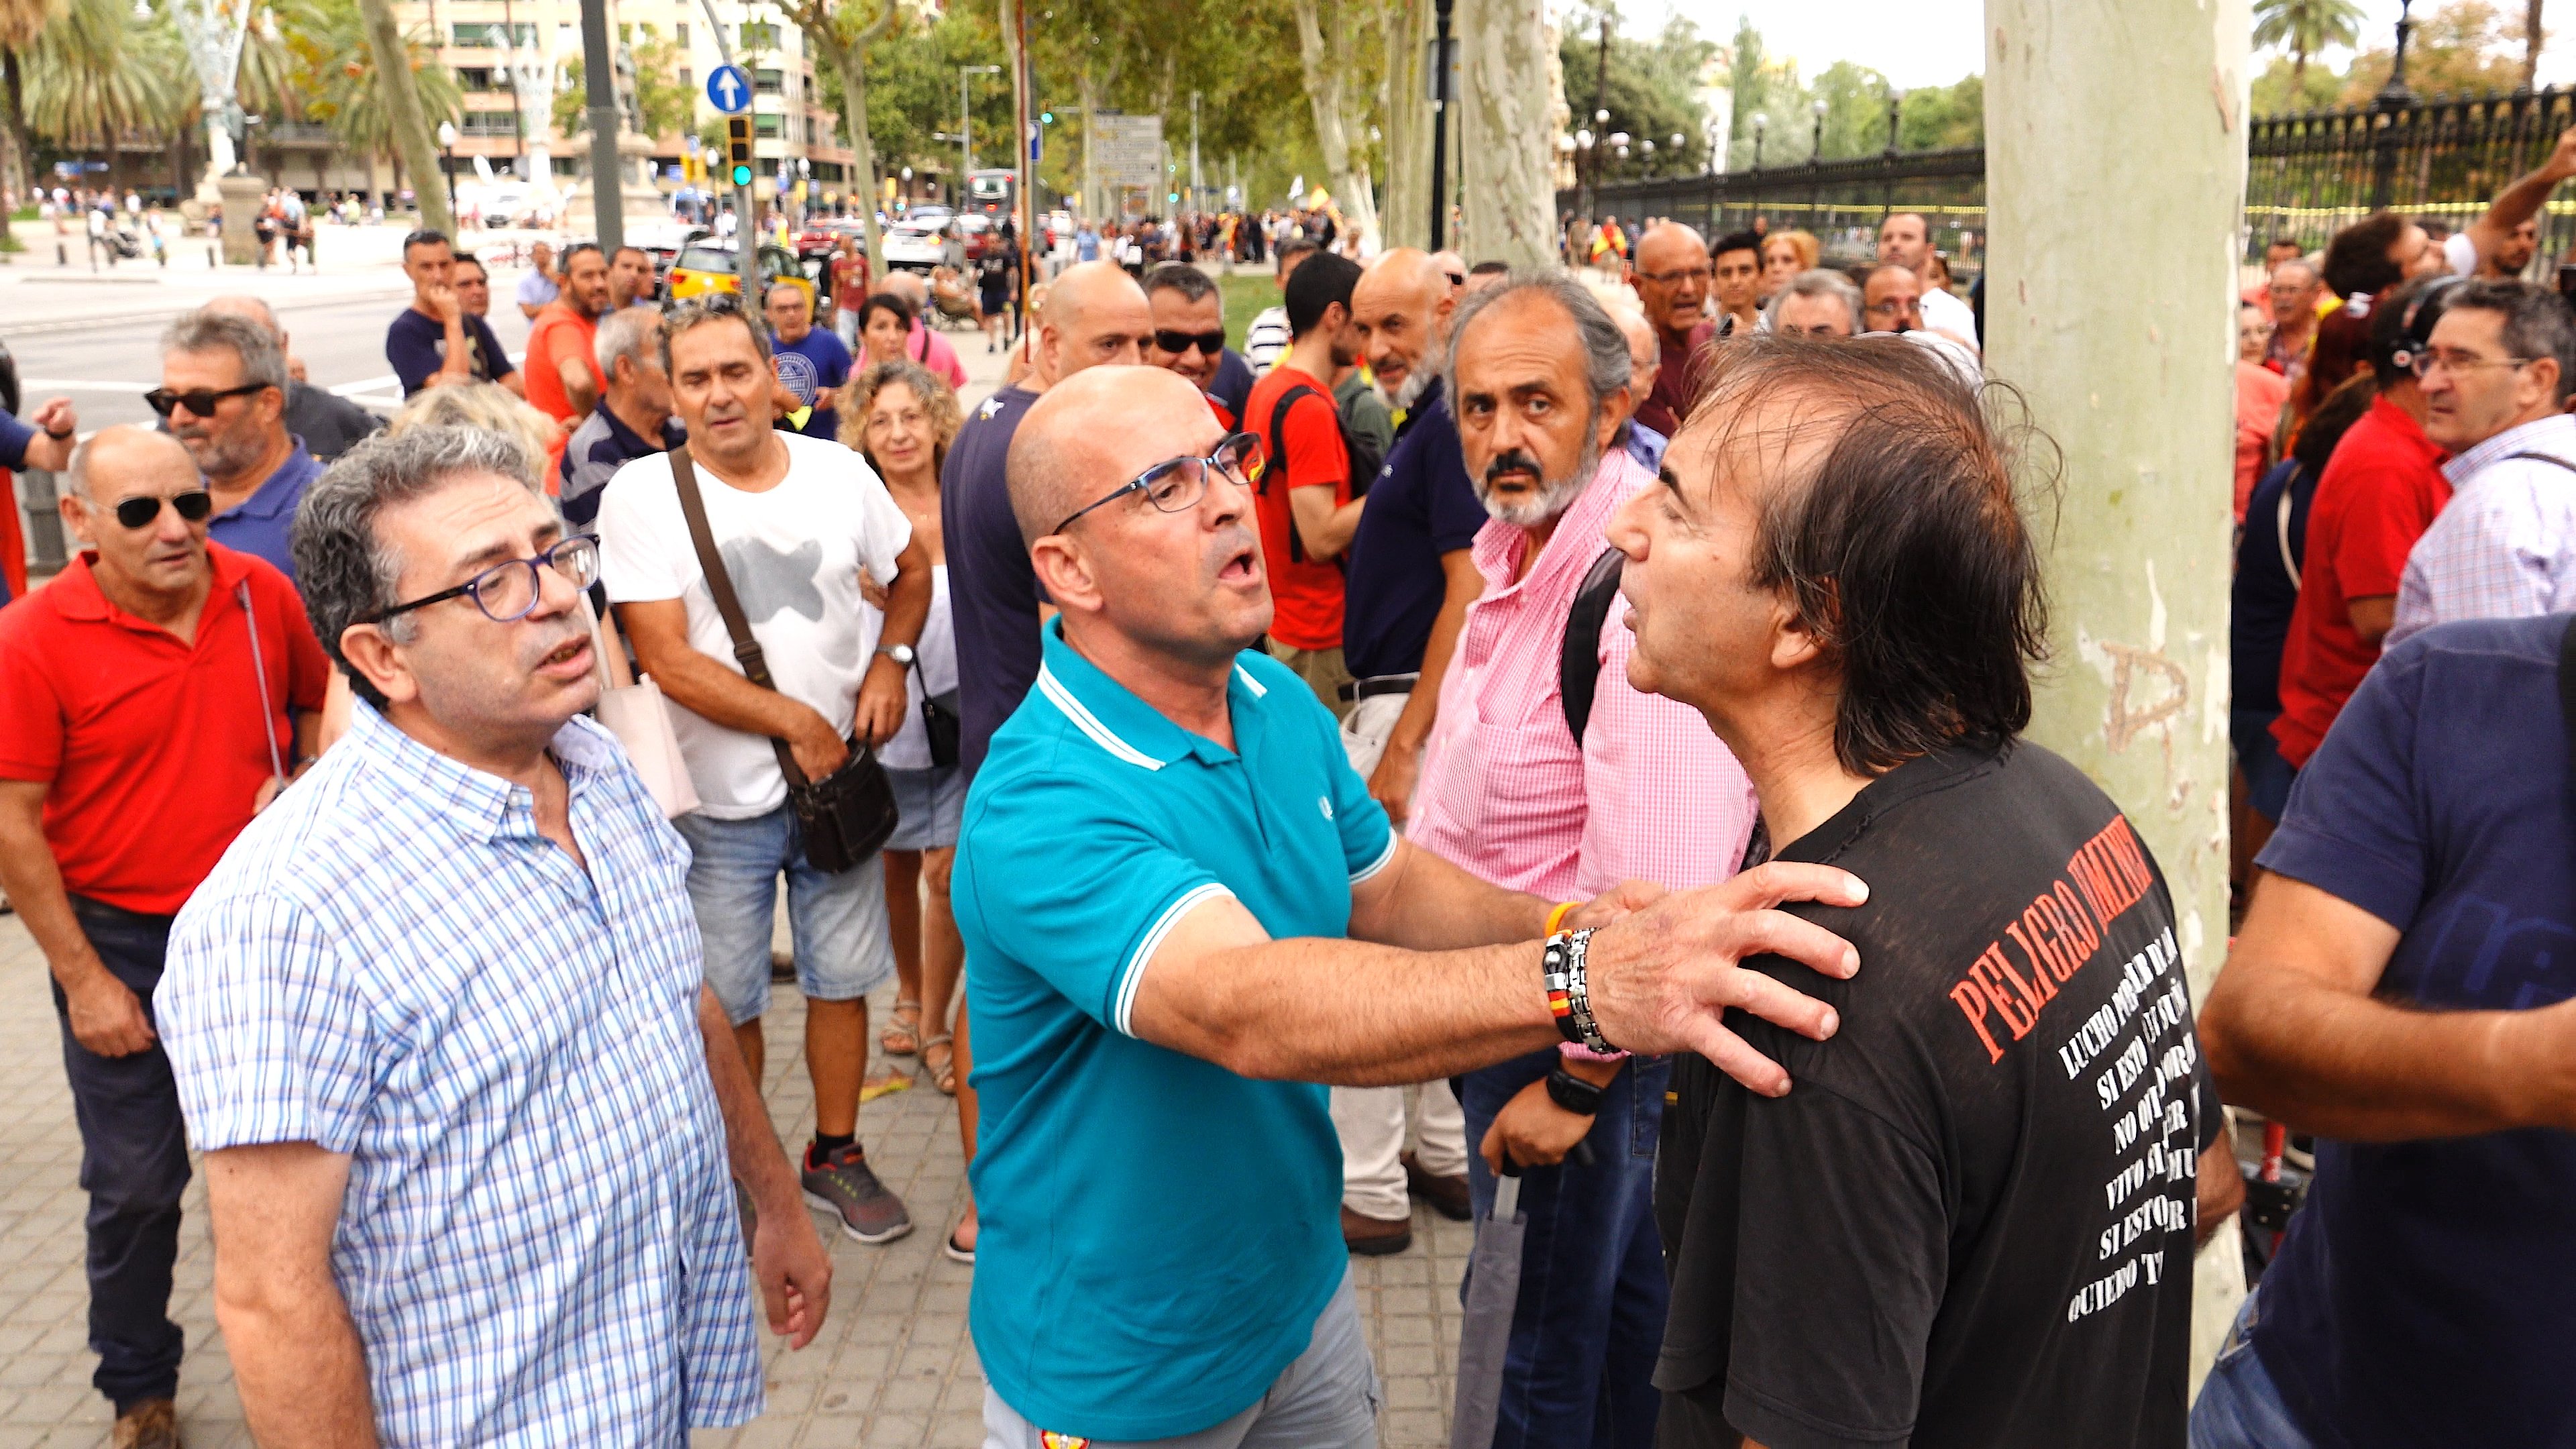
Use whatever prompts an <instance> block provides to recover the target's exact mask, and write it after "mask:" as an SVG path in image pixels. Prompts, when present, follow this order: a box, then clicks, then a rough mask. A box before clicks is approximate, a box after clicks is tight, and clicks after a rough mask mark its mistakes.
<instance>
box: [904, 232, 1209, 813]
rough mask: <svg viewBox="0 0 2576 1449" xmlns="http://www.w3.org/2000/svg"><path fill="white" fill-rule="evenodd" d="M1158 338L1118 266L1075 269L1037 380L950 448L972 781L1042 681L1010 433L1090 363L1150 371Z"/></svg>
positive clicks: (1057, 287)
mask: <svg viewBox="0 0 2576 1449" xmlns="http://www.w3.org/2000/svg"><path fill="white" fill-rule="evenodd" d="M1153 334H1154V314H1153V310H1152V309H1151V308H1150V307H1149V306H1147V304H1146V301H1145V293H1144V291H1143V289H1141V288H1139V287H1138V286H1137V285H1136V279H1135V278H1133V277H1130V276H1129V275H1127V273H1126V271H1125V270H1124V269H1122V268H1121V267H1119V266H1118V265H1117V264H1116V263H1114V262H1080V263H1077V264H1075V265H1073V266H1070V267H1067V268H1065V269H1064V271H1063V272H1062V273H1060V274H1058V275H1057V277H1056V279H1055V280H1054V281H1053V282H1052V283H1050V284H1048V287H1047V294H1046V301H1045V303H1044V304H1043V305H1041V306H1040V307H1039V308H1038V310H1037V325H1036V327H1035V328H1033V329H1032V337H1033V345H1032V349H1031V354H1030V355H1031V363H1032V366H1031V367H1030V370H1029V374H1028V376H1026V377H1024V378H1022V379H1020V380H1019V381H1018V382H1016V383H1013V384H1012V385H1010V386H1008V387H1005V388H1003V389H1002V390H1001V391H999V392H997V393H995V394H993V395H992V396H991V397H989V398H987V399H985V400H984V404H983V406H981V407H979V408H977V409H976V410H975V412H974V415H973V416H972V417H969V418H968V419H967V420H966V426H965V428H964V429H962V430H961V431H960V432H959V433H958V434H957V441H956V442H955V443H953V444H951V445H950V446H949V449H948V461H947V463H946V465H945V466H944V467H943V468H942V469H941V471H940V481H939V516H940V526H941V528H942V530H943V532H944V536H945V540H946V545H947V549H948V598H949V609H950V615H951V617H952V618H953V619H954V620H955V622H956V628H957V665H958V669H957V684H958V693H959V696H960V699H959V703H960V705H961V709H962V713H963V715H964V718H963V720H962V724H963V729H962V730H961V732H960V752H959V763H960V764H962V765H964V766H965V768H966V776H967V778H968V779H969V780H972V779H973V778H974V775H975V768H976V766H978V765H979V764H981V763H982V762H983V759H984V747H985V744H986V742H987V741H989V740H991V739H992V737H993V731H995V730H997V729H1000V728H1001V727H1002V721H1003V720H1005V719H1008V718H1010V714H1011V711H1012V710H1014V709H1017V708H1019V704H1020V697H1021V696H1022V695H1024V694H1027V693H1028V692H1029V686H1030V685H1031V684H1032V683H1034V682H1036V680H1037V677H1038V613H1039V609H1040V607H1041V603H1042V599H1041V596H1040V594H1039V593H1038V588H1037V582H1036V579H1035V578H1034V576H1032V575H1031V574H1030V572H1029V556H1028V550H1027V549H1026V548H1025V547H1024V546H1023V542H1022V540H1021V538H1020V535H1019V527H1018V525H1017V524H1016V523H1014V522H1013V521H1012V519H1011V506H1010V486H1009V483H1008V480H1007V478H1006V477H1005V473H1004V466H1005V464H1006V462H1007V461H1008V459H1009V457H1010V451H1011V438H1012V435H1013V434H1014V433H1016V432H1017V431H1018V430H1019V426H1020V419H1021V418H1022V417H1023V416H1024V415H1026V414H1027V412H1028V410H1029V406H1030V404H1032V403H1034V402H1036V401H1037V400H1038V396H1039V394H1041V393H1043V392H1045V391H1046V390H1047V389H1049V388H1050V387H1053V386H1054V385H1055V384H1057V383H1059V382H1061V381H1063V380H1064V379H1066V378H1068V377H1071V376H1073V375H1074V374H1076V373H1079V372H1082V371H1084V370H1085V369H1087V368H1093V367H1104V366H1108V367H1137V366H1142V365H1143V364H1144V361H1145V353H1144V349H1145V347H1146V346H1147V345H1148V344H1150V343H1151V341H1152V340H1153ZM1156 370H1157V371H1160V370H1161V369H1159V368H1158V369H1156Z"/></svg>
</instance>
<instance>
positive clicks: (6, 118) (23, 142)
mask: <svg viewBox="0 0 2576 1449" xmlns="http://www.w3.org/2000/svg"><path fill="white" fill-rule="evenodd" d="M59 8H60V5H59V0H0V153H5V154H0V191H5V192H8V193H9V194H10V195H12V196H18V197H23V196H25V195H26V194H27V193H28V189H29V188H31V187H33V186H34V185H35V171H36V156H35V152H34V151H32V150H30V149H29V145H28V140H27V102H26V79H25V77H24V76H23V75H22V74H21V73H20V69H19V59H18V58H19V55H20V53H21V52H23V51H24V50H26V48H27V47H28V46H31V45H33V44H35V43H36V37H37V35H38V34H40V33H42V32H43V30H44V28H45V25H46V23H47V22H49V21H51V20H52V19H53V18H54V13H55V11H56V10H58V9H59ZM0 221H5V219H0Z"/></svg>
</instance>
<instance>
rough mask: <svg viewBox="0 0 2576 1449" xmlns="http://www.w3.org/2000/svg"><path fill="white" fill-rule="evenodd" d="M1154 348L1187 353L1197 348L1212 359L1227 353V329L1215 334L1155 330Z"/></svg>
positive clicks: (1221, 329)
mask: <svg viewBox="0 0 2576 1449" xmlns="http://www.w3.org/2000/svg"><path fill="white" fill-rule="evenodd" d="M1154 346H1155V347H1157V348H1159V349H1161V350H1162V351H1165V352H1172V353H1180V352H1187V351H1189V350H1190V349H1191V348H1193V347H1195V348H1197V349H1198V350H1199V351H1201V352H1204V353H1206V354H1207V355H1208V356H1210V357H1214V356H1216V355H1217V354H1218V353H1220V352H1223V351H1225V329H1223V328H1218V329H1217V330H1216V331H1214V332H1166V331H1164V330H1163V329H1161V328H1159V327H1158V328H1155V329H1154Z"/></svg>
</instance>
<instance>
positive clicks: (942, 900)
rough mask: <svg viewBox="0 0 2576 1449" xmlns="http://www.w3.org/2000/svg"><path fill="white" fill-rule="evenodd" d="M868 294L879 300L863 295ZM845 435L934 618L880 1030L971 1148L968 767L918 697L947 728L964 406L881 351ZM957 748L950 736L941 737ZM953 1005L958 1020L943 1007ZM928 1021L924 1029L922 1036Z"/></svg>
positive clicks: (861, 377)
mask: <svg viewBox="0 0 2576 1449" xmlns="http://www.w3.org/2000/svg"><path fill="white" fill-rule="evenodd" d="M868 300H869V301H870V302H871V303H873V302H874V301H875V300H876V299H875V298H873V297H871V298H869V299H868ZM840 410H841V441H842V442H843V443H845V444H847V445H848V446H850V447H851V448H854V449H856V450H857V451H858V453H859V455H860V456H862V457H864V458H866V459H867V460H868V465H869V466H870V467H872V468H874V469H876V470H877V476H879V477H880V478H883V479H884V480H885V485H886V491H887V492H889V493H892V494H893V495H894V501H895V503H896V504H897V505H898V506H899V507H901V508H902V509H903V512H904V516H905V517H907V518H909V519H911V520H912V535H913V537H914V538H916V539H918V540H920V541H921V544H922V547H923V548H924V549H925V550H926V551H927V552H928V553H929V555H930V564H931V570H930V579H931V588H930V617H929V618H928V619H927V620H925V621H924V622H923V624H922V626H921V642H920V644H919V645H917V646H916V650H915V654H914V658H913V669H912V680H911V698H910V700H909V701H908V707H907V709H906V710H905V713H904V722H903V729H902V730H901V731H900V732H899V733H897V734H896V735H895V737H894V738H893V739H891V740H889V741H887V742H886V745H885V748H884V749H883V750H881V751H879V752H878V758H879V759H880V760H881V761H883V762H884V764H885V769H886V777H887V778H888V779H889V780H891V781H893V782H894V794H895V800H896V803H897V805H898V807H899V809H900V812H901V823H899V824H897V825H896V826H895V832H894V836H893V838H892V839H890V840H888V841H887V842H886V847H885V882H886V920H887V922H888V924H889V925H890V926H891V927H892V928H893V932H894V960H895V979H896V981H897V983H898V986H897V990H896V998H897V999H896V1001H895V1008H894V1020H893V1022H892V1023H890V1024H889V1025H888V1026H887V1027H886V1029H885V1032H884V1034H883V1036H882V1037H881V1041H882V1043H883V1045H884V1047H885V1049H886V1051H887V1052H888V1053H889V1054H891V1055H896V1056H900V1055H903V1054H905V1053H908V1052H912V1051H919V1052H920V1053H921V1069H922V1071H923V1072H924V1073H925V1074H927V1075H928V1076H929V1078H930V1080H931V1083H932V1085H934V1086H936V1087H938V1088H939V1090H941V1091H943V1092H947V1093H950V1094H951V1095H953V1096H955V1097H956V1098H957V1119H958V1129H959V1135H960V1137H961V1138H962V1139H963V1140H964V1142H965V1147H966V1155H967V1157H968V1159H969V1160H970V1161H971V1160H972V1159H973V1157H974V1155H975V1093H974V1089H973V1088H971V1087H968V1086H967V1085H965V1080H966V1072H967V1070H968V1068H969V1065H970V1063H969V1060H968V1056H967V1051H968V1048H967V1036H966V1011H965V1005H964V1002H963V1000H962V993H961V992H959V990H958V984H959V978H960V977H961V976H962V975H963V973H964V970H965V965H966V947H965V943H964V942H963V941H961V940H960V939H959V938H958V935H957V918H956V917H955V916H954V915H953V914H951V913H950V910H949V905H948V872H949V867H950V865H951V864H952V863H953V862H954V861H955V860H956V857H957V828H958V821H959V818H960V816H961V815H962V813H963V812H964V809H965V805H966V776H965V772H964V771H963V770H961V769H960V768H959V767H958V765H957V761H956V759H955V757H954V755H953V754H952V755H951V756H950V758H949V759H948V761H947V763H945V764H942V763H940V762H939V760H938V759H937V758H936V757H935V756H934V754H933V746H932V742H931V735H930V729H929V726H928V722H927V720H926V718H925V716H924V714H923V711H922V704H923V702H924V700H925V699H927V700H929V701H931V702H932V703H933V704H934V706H939V705H944V707H945V709H946V711H947V713H948V715H949V717H950V720H951V721H952V724H951V728H952V729H953V728H954V725H953V721H954V719H955V715H956V710H957V634H956V630H955V627H954V626H953V625H952V624H951V622H950V617H949V611H948V563H947V556H948V555H947V550H946V549H945V548H944V547H943V546H942V541H941V538H940V530H939V469H940V465H941V464H943V463H945V462H946V461H947V459H948V445H949V444H950V443H952V442H954V441H956V438H957V429H958V427H959V426H960V425H961V424H962V423H963V422H964V415H963V412H962V410H961V409H960V408H959V407H958V404H957V394H956V393H955V392H953V391H951V390H950V388H949V386H948V384H947V383H946V382H943V381H941V380H940V378H939V377H938V376H937V375H936V374H934V373H932V372H931V371H930V370H929V369H928V368H925V367H923V366H922V365H921V364H919V363H917V362H913V361H911V360H909V359H903V360H898V361H893V362H879V363H876V364H875V365H873V366H871V367H869V368H868V369H866V370H865V371H863V372H860V373H858V374H857V375H855V376H853V377H852V378H851V379H850V384H849V387H848V388H847V390H845V391H844V392H843V393H842V395H841V405H840ZM948 738H949V741H950V744H951V747H952V748H953V745H954V741H955V738H956V737H955V735H954V734H953V733H952V734H950V735H949V736H948ZM952 1004H954V1005H955V1006H956V1007H957V1016H956V1026H955V1028H954V1030H953V1031H952V1029H951V1028H950V1026H949V1014H948V1013H949V1008H950V1006H951V1005H952ZM925 1029H926V1030H927V1033H928V1034H927V1035H924V1031H925ZM946 1251H947V1253H948V1256H949V1257H951V1258H955V1259H957V1260H959V1261H960V1262H967V1263H971V1262H973V1261H975V1209H974V1205H973V1203H972V1202H971V1201H970V1202H969V1203H968V1205H967V1209H966V1216H965V1218H964V1219H963V1220H962V1221H961V1222H959V1223H958V1225H957V1227H956V1229H955V1230H954V1231H953V1232H951V1233H950V1234H949V1235H948V1242H947V1248H946Z"/></svg>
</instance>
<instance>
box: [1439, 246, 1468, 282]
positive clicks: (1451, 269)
mask: <svg viewBox="0 0 2576 1449" xmlns="http://www.w3.org/2000/svg"><path fill="white" fill-rule="evenodd" d="M1431 262H1432V265H1434V266H1436V267H1438V268H1439V269H1440V279H1441V280H1442V281H1444V282H1447V283H1448V284H1449V285H1450V286H1453V287H1463V286H1465V285H1467V259H1466V258H1465V257H1462V256H1460V255H1458V254H1457V253H1456V252H1433V253H1432V254H1431Z"/></svg>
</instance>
